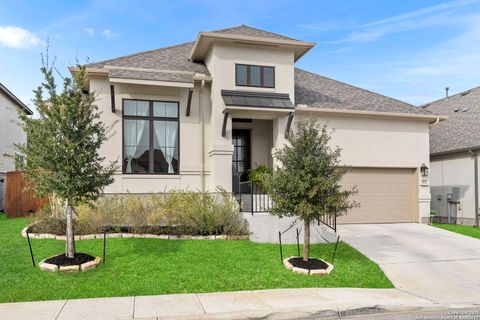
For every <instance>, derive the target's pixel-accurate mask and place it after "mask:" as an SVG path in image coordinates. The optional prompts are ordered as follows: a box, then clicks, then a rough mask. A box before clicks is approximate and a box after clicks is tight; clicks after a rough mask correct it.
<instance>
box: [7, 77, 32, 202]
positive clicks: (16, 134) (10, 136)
mask: <svg viewBox="0 0 480 320" xmlns="http://www.w3.org/2000/svg"><path fill="white" fill-rule="evenodd" d="M19 111H21V112H25V113H27V114H28V115H32V114H33V113H32V111H31V110H30V109H29V108H28V107H27V106H26V105H25V104H24V103H23V102H22V101H20V99H18V98H17V97H16V96H15V95H14V94H13V93H11V92H10V91H9V90H8V89H7V88H6V87H5V86H4V85H3V84H1V83H0V210H2V211H3V210H4V207H5V196H6V195H5V182H6V181H5V174H6V172H7V171H13V170H15V161H14V159H12V158H9V157H5V156H4V155H5V154H15V149H14V146H13V144H14V143H24V142H26V141H27V137H26V135H25V133H24V132H23V130H22V128H21V127H20V125H19V119H18V112H19ZM19 156H21V155H19Z"/></svg>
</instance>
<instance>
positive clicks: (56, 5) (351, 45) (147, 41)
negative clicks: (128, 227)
mask: <svg viewBox="0 0 480 320" xmlns="http://www.w3.org/2000/svg"><path fill="white" fill-rule="evenodd" d="M241 24H246V25H248V26H252V27H255V28H259V29H264V30H267V31H271V32H275V33H279V34H283V35H286V36H289V37H292V38H296V39H300V40H304V41H309V42H315V43H317V45H316V46H315V48H314V49H313V50H311V51H310V52H309V53H308V54H307V55H305V56H304V57H303V58H302V59H300V60H299V61H298V62H297V66H298V67H300V68H303V69H306V70H309V71H312V72H315V73H318V74H321V75H323V76H326V77H329V78H333V79H336V80H339V81H343V82H346V83H349V84H352V85H355V86H358V87H361V88H364V89H368V90H371V91H374V92H378V93H381V94H384V95H387V96H390V97H393V98H396V99H400V100H403V101H406V102H409V103H412V104H415V105H421V104H425V103H428V102H430V101H432V100H436V99H440V98H442V97H444V96H445V87H449V88H450V94H454V93H458V92H462V91H465V90H467V89H470V88H472V87H476V86H480V0H458V1H433V0H402V1H387V0H381V1H380V0H364V1H358V0H356V1H355V0H351V1H350V0H344V1H338V0H337V1H335V0H331V1H320V0H316V1H315V0H313V1H291V0H288V1H278V0H277V1H271V0H261V1H259V0H253V1H240V0H237V1H228V0H221V1H208V0H195V1H181V0H176V1H153V0H152V1H141V0H136V1H130V0H115V1H114V0H111V1H101V0H97V1H64V0H63V1H33V0H32V1H22V0H16V1H11V0H0V82H1V83H3V84H4V85H5V86H7V88H9V89H10V90H11V91H12V92H13V93H14V94H16V95H17V96H18V97H19V98H20V99H21V100H22V101H24V102H25V103H26V104H27V105H29V106H31V107H32V108H34V106H33V105H32V102H31V99H32V97H33V93H32V90H33V89H34V88H36V87H37V86H38V85H39V84H40V83H41V81H42V77H41V74H40V71H39V68H40V65H41V58H40V56H41V53H42V52H45V48H46V46H47V44H48V47H49V54H50V56H51V57H55V60H56V62H55V63H56V68H57V69H58V70H59V72H60V73H61V74H63V75H64V76H68V75H69V74H68V70H67V67H68V66H71V65H74V64H75V63H76V61H77V59H78V61H80V62H87V61H89V62H94V61H100V60H104V59H110V58H115V57H119V56H122V55H126V54H131V53H135V52H139V51H144V50H150V49H155V48H161V47H165V46H169V45H175V44H179V43H183V42H188V41H192V40H194V39H195V37H196V35H197V33H198V32H199V31H211V30H217V29H223V28H228V27H233V26H237V25H241Z"/></svg>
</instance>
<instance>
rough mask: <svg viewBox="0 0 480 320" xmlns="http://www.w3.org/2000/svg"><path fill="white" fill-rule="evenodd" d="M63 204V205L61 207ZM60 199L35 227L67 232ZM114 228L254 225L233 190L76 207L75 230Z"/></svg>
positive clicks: (201, 230)
mask: <svg viewBox="0 0 480 320" xmlns="http://www.w3.org/2000/svg"><path fill="white" fill-rule="evenodd" d="M60 209H61V207H60ZM56 211H58V205H57V204H56V202H55V201H54V200H51V201H50V204H49V205H47V206H45V208H44V209H42V210H41V211H40V212H38V213H37V214H35V215H34V218H33V219H34V222H35V224H34V225H33V231H34V232H41V233H55V234H63V233H64V230H65V222H64V219H63V217H62V216H61V214H60V215H59V214H58V212H56ZM105 226H109V227H111V231H113V232H119V231H129V232H135V233H153V234H177V235H180V234H185V235H213V234H217V235H218V234H225V235H232V236H233V235H244V234H247V233H248V225H247V222H246V221H245V219H244V218H243V216H242V214H241V213H240V212H239V206H238V203H237V202H236V200H235V198H233V197H232V195H231V193H229V192H226V191H225V190H223V189H219V190H218V192H217V193H207V192H204V193H202V192H191V191H183V190H175V191H172V192H170V193H166V194H149V195H134V194H131V195H130V194H129V195H112V196H106V197H103V198H100V199H98V200H97V201H95V202H93V203H90V204H82V205H80V206H78V207H77V208H75V234H77V235H81V234H92V233H101V232H102V229H103V227H105Z"/></svg>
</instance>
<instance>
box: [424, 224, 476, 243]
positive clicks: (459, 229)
mask: <svg viewBox="0 0 480 320" xmlns="http://www.w3.org/2000/svg"><path fill="white" fill-rule="evenodd" d="M433 226H435V227H437V228H442V229H445V230H448V231H452V232H456V233H460V234H463V235H465V236H469V237H472V238H478V239H480V228H476V227H471V226H464V225H461V224H446V223H434V224H433Z"/></svg>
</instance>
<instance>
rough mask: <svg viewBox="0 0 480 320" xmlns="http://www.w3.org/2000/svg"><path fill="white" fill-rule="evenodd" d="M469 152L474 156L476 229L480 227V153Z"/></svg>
mask: <svg viewBox="0 0 480 320" xmlns="http://www.w3.org/2000/svg"><path fill="white" fill-rule="evenodd" d="M469 152H470V153H471V154H472V156H473V166H474V170H473V172H474V175H475V178H474V181H475V227H478V225H479V217H478V153H477V152H473V151H472V150H469Z"/></svg>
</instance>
